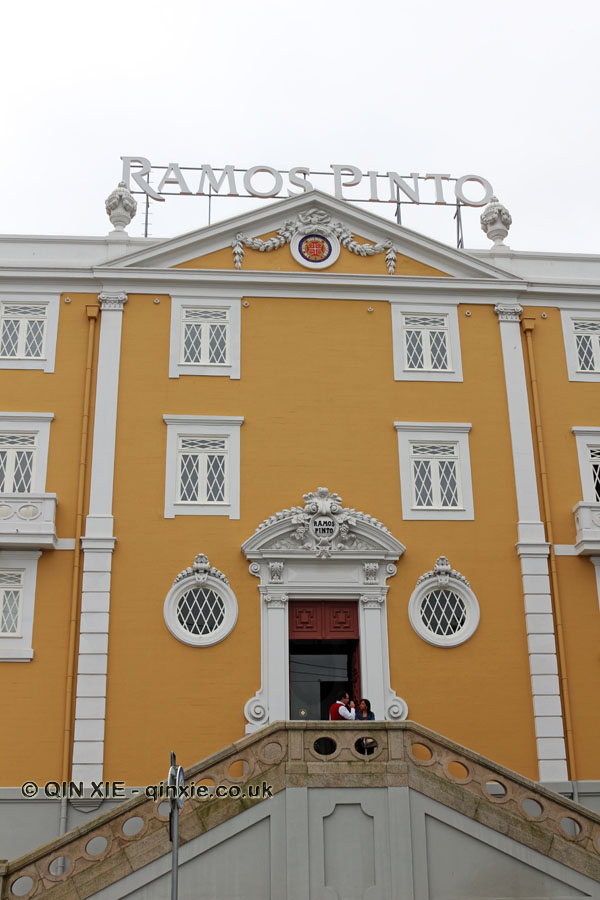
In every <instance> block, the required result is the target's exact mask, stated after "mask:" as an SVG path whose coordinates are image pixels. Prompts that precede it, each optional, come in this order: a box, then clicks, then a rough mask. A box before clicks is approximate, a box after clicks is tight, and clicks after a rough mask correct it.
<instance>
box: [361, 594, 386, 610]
mask: <svg viewBox="0 0 600 900" xmlns="http://www.w3.org/2000/svg"><path fill="white" fill-rule="evenodd" d="M385 594H386V592H385V591H374V592H373V593H368V594H361V595H360V602H361V605H362V607H363V608H364V609H381V608H382V606H383V604H384V601H385Z"/></svg>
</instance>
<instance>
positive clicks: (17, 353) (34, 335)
mask: <svg viewBox="0 0 600 900" xmlns="http://www.w3.org/2000/svg"><path fill="white" fill-rule="evenodd" d="M46 311H47V309H46V305H45V304H44V305H41V304H21V303H4V304H3V305H2V327H1V331H0V356H2V357H4V358H9V359H11V358H12V359H14V358H19V357H20V358H25V359H41V358H42V356H43V351H44V334H45V328H46Z"/></svg>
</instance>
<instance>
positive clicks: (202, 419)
mask: <svg viewBox="0 0 600 900" xmlns="http://www.w3.org/2000/svg"><path fill="white" fill-rule="evenodd" d="M163 420H164V421H165V423H166V426H167V449H166V474H165V519H173V518H174V517H175V516H229V518H230V519H239V517H240V466H241V455H240V454H241V450H240V429H241V426H242V424H243V422H244V417H243V416H175V415H164V416H163ZM180 435H189V436H194V437H226V438H227V440H228V448H227V449H228V478H229V484H228V491H229V502H228V503H219V504H201V503H178V502H177V477H178V473H177V441H178V438H179V436H180Z"/></svg>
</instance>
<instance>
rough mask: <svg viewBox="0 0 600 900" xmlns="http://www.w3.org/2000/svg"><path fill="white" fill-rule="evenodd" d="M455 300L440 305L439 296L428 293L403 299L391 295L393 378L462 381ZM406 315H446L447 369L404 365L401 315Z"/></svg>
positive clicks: (402, 319)
mask: <svg viewBox="0 0 600 900" xmlns="http://www.w3.org/2000/svg"><path fill="white" fill-rule="evenodd" d="M458 302H459V301H458V300H456V301H455V302H454V303H452V302H450V303H448V304H440V302H439V298H438V297H437V296H436V295H435V294H432V295H431V300H430V299H429V298H427V297H425V296H418V295H413V296H410V295H408V296H407V295H406V293H405V292H404V291H403V292H402V299H401V300H396V299H394V298H393V297H390V304H391V307H392V347H393V355H394V379H395V380H396V381H462V380H463V372H462V356H461V352H460V334H459V328H458ZM407 315H418V316H425V315H432V316H440V315H442V316H445V317H446V319H447V322H448V329H447V335H448V356H449V360H450V366H451V367H450V368H449V369H446V370H440V371H429V370H428V371H425V370H419V369H408V368H406V360H405V341H404V317H405V316H407Z"/></svg>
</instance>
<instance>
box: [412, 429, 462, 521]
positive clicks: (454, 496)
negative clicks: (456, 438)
mask: <svg viewBox="0 0 600 900" xmlns="http://www.w3.org/2000/svg"><path fill="white" fill-rule="evenodd" d="M411 461H412V487H413V507H414V508H415V509H457V508H459V507H460V506H461V502H460V489H459V479H458V446H457V445H456V444H429V443H427V444H421V443H418V444H417V443H412V442H411Z"/></svg>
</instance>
